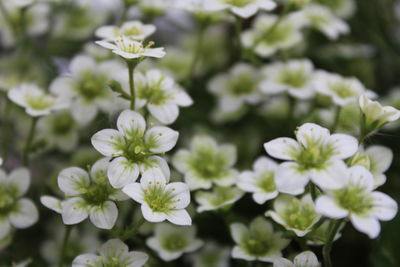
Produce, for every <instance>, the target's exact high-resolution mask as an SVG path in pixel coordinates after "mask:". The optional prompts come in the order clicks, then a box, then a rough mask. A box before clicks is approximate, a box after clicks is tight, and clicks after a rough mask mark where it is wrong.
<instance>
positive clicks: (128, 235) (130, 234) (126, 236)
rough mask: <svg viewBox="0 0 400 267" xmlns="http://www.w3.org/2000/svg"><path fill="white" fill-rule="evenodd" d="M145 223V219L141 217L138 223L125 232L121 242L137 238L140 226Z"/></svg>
mask: <svg viewBox="0 0 400 267" xmlns="http://www.w3.org/2000/svg"><path fill="white" fill-rule="evenodd" d="M144 222H145V219H144V218H143V217H141V218H140V219H139V221H138V222H136V223H134V224H132V225H131V226H130V227H128V228H127V229H125V231H124V232H123V233H122V235H121V240H122V241H125V240H127V239H129V238H131V237H133V236H135V234H136V233H137V231H138V230H139V228H140V226H142V225H143V223H144Z"/></svg>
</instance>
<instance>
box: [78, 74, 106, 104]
mask: <svg viewBox="0 0 400 267" xmlns="http://www.w3.org/2000/svg"><path fill="white" fill-rule="evenodd" d="M107 80H108V79H107V77H106V76H105V75H100V74H95V73H93V72H91V71H87V72H85V73H83V75H82V77H81V79H80V81H79V83H78V85H77V87H76V90H77V91H78V93H79V95H81V96H82V97H83V98H84V99H85V100H86V101H88V102H90V101H93V100H94V99H96V98H99V97H104V96H105V95H107V92H108V88H107Z"/></svg>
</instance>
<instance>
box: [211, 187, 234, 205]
mask: <svg viewBox="0 0 400 267" xmlns="http://www.w3.org/2000/svg"><path fill="white" fill-rule="evenodd" d="M235 197H236V194H235V191H234V190H231V188H229V187H225V188H224V187H215V189H214V192H213V193H212V194H210V198H211V203H212V204H213V205H214V206H220V205H222V204H224V203H226V202H228V201H230V200H233V199H234V198H235Z"/></svg>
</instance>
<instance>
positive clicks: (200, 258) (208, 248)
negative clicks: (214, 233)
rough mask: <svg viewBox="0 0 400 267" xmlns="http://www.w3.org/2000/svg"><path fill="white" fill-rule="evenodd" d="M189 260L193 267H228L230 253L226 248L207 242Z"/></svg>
mask: <svg viewBox="0 0 400 267" xmlns="http://www.w3.org/2000/svg"><path fill="white" fill-rule="evenodd" d="M190 259H191V262H192V264H193V265H192V266H193V267H229V266H230V265H229V260H230V251H229V248H227V247H223V246H222V245H220V244H216V243H215V242H213V241H208V242H205V244H204V246H203V248H202V249H201V250H200V251H198V252H195V253H194V254H192V255H191V256H190Z"/></svg>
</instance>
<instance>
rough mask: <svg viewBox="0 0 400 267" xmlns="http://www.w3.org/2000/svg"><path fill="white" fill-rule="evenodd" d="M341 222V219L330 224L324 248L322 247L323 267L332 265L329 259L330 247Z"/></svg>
mask: <svg viewBox="0 0 400 267" xmlns="http://www.w3.org/2000/svg"><path fill="white" fill-rule="evenodd" d="M342 222H343V219H341V220H336V221H332V223H333V225H332V227H330V228H329V229H330V232H329V235H328V239H327V240H326V243H325V245H324V248H323V249H322V255H323V257H324V262H325V267H332V261H331V256H330V254H331V249H332V245H333V240H334V239H335V236H336V234H337V232H338V230H339V227H340V225H341V224H342Z"/></svg>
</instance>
